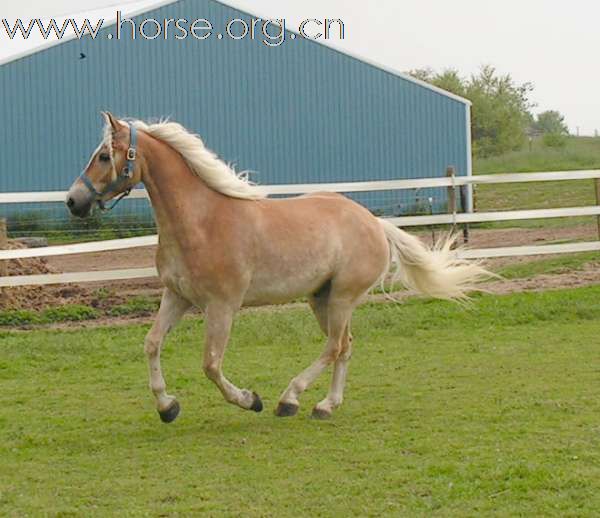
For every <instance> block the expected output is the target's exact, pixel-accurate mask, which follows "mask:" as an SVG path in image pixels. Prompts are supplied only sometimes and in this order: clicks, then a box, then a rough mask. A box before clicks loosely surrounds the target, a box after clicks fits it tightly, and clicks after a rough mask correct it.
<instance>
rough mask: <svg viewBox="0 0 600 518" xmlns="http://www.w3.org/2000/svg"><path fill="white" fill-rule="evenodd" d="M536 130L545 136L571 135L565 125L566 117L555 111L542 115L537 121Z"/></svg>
mask: <svg viewBox="0 0 600 518" xmlns="http://www.w3.org/2000/svg"><path fill="white" fill-rule="evenodd" d="M535 129H537V130H538V131H540V132H541V133H544V134H552V135H568V134H569V128H568V126H567V124H566V123H565V117H564V116H563V115H562V114H561V113H560V112H557V111H554V110H548V111H545V112H542V113H540V114H539V115H538V116H537V120H536V121H535Z"/></svg>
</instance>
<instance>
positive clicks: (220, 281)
mask: <svg viewBox="0 0 600 518" xmlns="http://www.w3.org/2000/svg"><path fill="white" fill-rule="evenodd" d="M104 117H105V119H106V127H105V131H104V138H103V141H102V142H101V144H100V145H99V147H98V148H97V149H96V151H95V152H94V154H93V155H92V157H91V159H90V162H89V164H88V165H87V167H86V169H85V170H84V172H83V173H82V175H81V176H80V177H79V178H78V179H77V180H75V182H74V183H73V185H72V187H71V189H70V191H69V194H68V198H67V205H68V207H69V209H70V210H71V212H72V213H73V214H74V215H76V216H79V217H86V216H87V215H88V214H89V213H90V211H91V210H92V208H93V206H94V205H95V204H96V203H97V204H99V205H100V206H101V207H103V206H104V203H105V202H106V201H108V200H110V199H113V198H117V197H119V198H117V200H118V199H120V197H122V196H123V195H126V194H128V192H129V190H130V189H131V188H132V187H133V186H134V185H136V184H137V183H138V182H142V183H143V184H144V185H145V187H146V189H147V191H148V194H149V196H150V200H151V202H152V206H153V208H154V212H155V215H156V216H155V217H156V222H157V226H158V233H159V247H158V252H157V255H156V264H157V268H158V271H159V274H160V279H161V281H162V283H163V284H164V286H165V289H164V294H163V297H162V302H161V305H160V310H159V312H158V316H157V318H156V321H155V323H154V325H153V326H152V329H151V330H150V332H149V333H148V335H147V337H146V340H145V347H144V350H145V352H146V355H147V357H148V362H149V369H150V388H151V389H152V392H153V393H154V395H155V397H156V404H157V408H158V412H159V414H160V417H161V419H162V420H163V421H164V422H171V421H173V420H174V419H175V418H176V417H177V415H178V413H179V404H178V402H177V400H176V399H175V398H174V397H173V396H170V395H168V394H167V390H166V384H165V380H164V378H163V375H162V372H161V367H160V351H161V347H162V345H163V342H164V339H165V336H166V335H167V333H168V332H169V331H170V330H171V329H172V328H173V326H174V325H175V324H176V323H177V322H178V321H179V320H180V319H181V317H182V316H183V314H184V313H185V312H186V310H187V309H188V308H190V307H191V306H197V307H199V308H201V309H202V310H203V311H204V315H205V322H206V323H205V328H206V343H205V346H204V365H203V366H204V372H205V373H206V375H207V376H208V378H210V379H211V380H212V381H213V382H214V383H215V384H216V385H217V387H218V388H219V390H220V391H221V392H222V394H223V396H224V398H225V399H226V400H227V401H228V402H230V403H233V404H235V405H238V406H240V407H241V408H243V409H246V410H253V411H255V412H260V411H261V410H262V408H263V405H262V402H261V400H260V398H259V396H258V395H257V394H256V393H255V392H252V391H249V390H245V389H240V388H238V387H236V386H235V385H234V384H233V383H231V381H229V380H228V379H227V378H226V377H225V376H224V374H223V372H222V368H221V367H222V363H223V354H224V353H225V348H226V346H227V342H228V340H229V334H230V330H231V325H232V321H233V318H234V315H235V313H236V312H237V311H238V310H239V309H240V308H241V307H242V306H258V305H265V304H280V303H284V302H288V301H291V300H294V299H297V298H299V297H308V303H309V304H310V307H311V308H312V310H313V312H314V314H315V317H316V318H317V320H318V322H319V325H320V327H321V329H322V331H323V333H324V334H325V335H326V336H327V342H326V345H325V350H324V351H323V353H322V354H321V356H320V357H319V358H317V360H316V361H315V362H314V363H313V364H312V365H310V366H309V367H308V368H307V369H306V370H304V371H303V372H301V373H300V374H299V375H298V376H296V377H295V378H293V379H292V381H291V382H290V384H289V386H288V387H287V388H286V389H285V391H284V392H283V394H282V395H281V398H280V400H279V404H278V406H277V410H276V411H275V413H276V415H278V416H282V417H284V416H292V415H295V414H296V413H297V411H298V408H299V398H300V395H301V394H302V393H303V392H304V391H305V390H306V389H307V388H308V387H309V386H310V385H311V383H313V381H315V379H316V378H317V377H318V376H319V375H320V374H321V373H322V372H323V371H324V370H325V369H326V368H327V367H328V366H330V365H332V364H333V380H332V383H331V388H330V390H329V393H328V394H327V397H326V398H325V399H323V400H322V401H321V402H320V403H318V404H317V405H316V407H315V408H314V411H313V415H314V416H315V417H318V418H327V417H330V416H331V414H332V412H333V410H334V409H336V408H337V407H339V406H340V404H341V403H342V398H343V391H344V384H345V379H346V372H347V369H348V361H349V360H350V356H351V353H352V335H351V334H350V318H351V316H352V312H353V311H354V309H355V308H356V307H357V305H358V304H359V303H360V302H361V300H362V299H363V298H364V296H365V295H366V294H367V293H368V292H369V290H371V289H372V288H373V287H374V286H376V285H377V284H378V283H382V282H383V280H384V278H386V277H387V276H388V274H389V273H390V272H393V273H392V274H391V275H390V277H391V280H392V282H394V281H400V282H402V284H404V285H405V286H406V287H408V288H411V289H413V290H415V291H417V292H419V293H422V294H425V295H427V296H432V297H436V298H441V299H464V298H465V297H466V293H467V292H468V291H469V290H470V289H473V286H474V283H475V282H477V281H478V280H480V279H481V278H483V277H485V276H486V275H487V272H486V271H485V270H484V269H483V268H481V267H480V266H479V265H478V264H476V263H470V262H466V261H463V260H460V259H456V257H455V254H454V253H452V252H451V251H450V245H451V240H447V241H446V242H445V243H444V244H443V245H441V246H438V247H434V249H432V250H430V249H428V248H427V247H425V246H424V245H423V244H422V243H421V242H420V241H419V240H418V239H417V238H415V237H413V236H411V235H409V234H407V233H406V232H404V231H402V230H399V229H398V228H396V227H394V226H393V225H391V224H390V223H388V222H386V221H384V220H382V219H378V218H376V217H375V216H373V215H372V214H371V213H370V212H369V211H368V210H367V209H365V208H364V207H362V206H360V205H358V204H357V203H355V202H353V201H351V200H349V199H348V198H346V197H344V196H341V195H338V194H332V193H319V194H313V195H309V196H300V197H297V198H291V199H285V200H281V199H266V197H265V196H264V195H263V194H262V193H261V190H260V187H258V186H254V185H251V184H250V183H248V182H247V181H246V180H245V179H243V178H242V177H241V176H239V175H238V174H236V173H235V172H234V171H233V170H232V168H230V167H229V166H228V165H227V164H225V163H224V162H223V161H221V160H220V159H219V158H217V157H216V156H215V155H214V154H213V153H212V152H211V151H209V150H208V149H206V147H205V146H204V144H203V142H202V140H201V139H200V138H199V137H197V136H196V135H193V134H190V133H189V132H187V131H186V130H185V129H184V128H183V127H182V126H181V125H179V124H176V123H173V122H161V123H158V124H151V125H148V124H145V123H143V122H141V121H129V122H125V121H119V120H117V119H116V118H115V117H114V116H112V115H111V114H109V113H105V114H104ZM393 266H396V267H395V268H394V267H393Z"/></svg>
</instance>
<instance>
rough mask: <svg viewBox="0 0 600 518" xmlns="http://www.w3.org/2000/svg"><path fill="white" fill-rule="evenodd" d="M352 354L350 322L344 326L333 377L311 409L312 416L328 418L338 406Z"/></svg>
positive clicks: (342, 397)
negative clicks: (325, 392) (322, 396)
mask: <svg viewBox="0 0 600 518" xmlns="http://www.w3.org/2000/svg"><path fill="white" fill-rule="evenodd" d="M351 356H352V335H351V333H350V323H348V325H347V326H346V330H345V331H344V337H343V338H342V348H341V352H340V355H339V356H338V359H337V360H336V362H335V365H334V367H333V378H332V380H331V387H330V389H329V393H328V394H327V397H326V398H325V399H324V400H323V401H321V402H320V403H318V404H317V405H316V406H315V408H314V409H313V413H312V415H313V417H315V418H317V419H328V418H330V417H331V414H332V413H333V411H334V410H335V409H336V408H338V407H339V406H340V405H341V404H342V401H343V400H344V386H345V385H346V375H347V374H348V363H349V362H350V357H351Z"/></svg>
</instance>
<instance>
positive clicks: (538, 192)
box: [473, 137, 600, 228]
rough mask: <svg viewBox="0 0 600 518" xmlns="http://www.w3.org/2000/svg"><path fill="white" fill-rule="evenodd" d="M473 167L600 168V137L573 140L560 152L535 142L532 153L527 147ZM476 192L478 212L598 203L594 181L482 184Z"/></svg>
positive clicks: (491, 170) (548, 222)
mask: <svg viewBox="0 0 600 518" xmlns="http://www.w3.org/2000/svg"><path fill="white" fill-rule="evenodd" d="M473 167H474V172H475V174H495V173H526V172H538V171H568V170H578V169H600V138H584V137H581V138H577V137H570V138H569V139H568V143H567V146H566V147H565V148H564V149H559V150H554V149H551V148H547V147H545V146H544V145H543V144H542V142H541V141H540V140H536V141H534V143H533V149H532V151H529V148H528V147H526V148H524V149H523V150H522V151H516V152H513V153H508V154H506V155H503V156H500V157H493V158H488V159H484V160H481V159H480V160H475V162H474V165H473ZM476 193H477V194H476V205H477V210H479V211H481V212H485V211H493V210H513V209H515V210H516V209H544V208H559V207H580V206H585V205H595V204H596V196H595V190H594V182H593V181H592V180H580V181H573V182H571V181H562V182H539V183H527V184H500V185H479V186H477V191H476ZM592 220H593V218H568V219H565V218H560V219H545V220H529V221H514V222H501V223H493V224H489V225H486V226H487V227H492V228H508V227H526V228H535V227H548V226H565V225H577V224H581V223H582V222H586V221H587V222H590V221H592Z"/></svg>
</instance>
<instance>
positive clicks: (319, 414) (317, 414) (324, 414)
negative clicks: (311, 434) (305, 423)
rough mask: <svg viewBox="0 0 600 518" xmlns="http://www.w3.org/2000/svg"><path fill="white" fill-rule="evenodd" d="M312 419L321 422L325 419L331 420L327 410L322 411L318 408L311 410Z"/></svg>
mask: <svg viewBox="0 0 600 518" xmlns="http://www.w3.org/2000/svg"><path fill="white" fill-rule="evenodd" d="M312 418H313V419H319V420H321V421H324V420H325V419H331V412H328V411H327V410H323V409H322V408H319V407H315V408H313V411H312Z"/></svg>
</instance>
